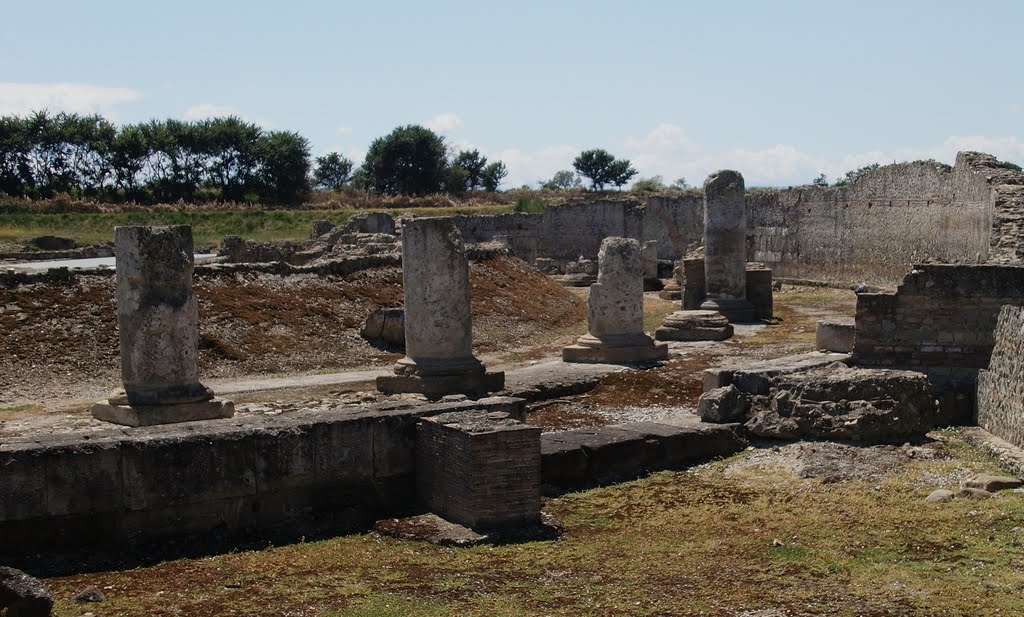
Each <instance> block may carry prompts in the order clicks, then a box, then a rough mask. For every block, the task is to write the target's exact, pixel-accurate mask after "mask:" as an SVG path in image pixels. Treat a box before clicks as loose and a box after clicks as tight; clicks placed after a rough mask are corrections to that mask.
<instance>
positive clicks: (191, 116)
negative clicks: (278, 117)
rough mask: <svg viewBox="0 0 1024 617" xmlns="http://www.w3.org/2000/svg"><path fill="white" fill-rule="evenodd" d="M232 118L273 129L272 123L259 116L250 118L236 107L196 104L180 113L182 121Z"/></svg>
mask: <svg viewBox="0 0 1024 617" xmlns="http://www.w3.org/2000/svg"><path fill="white" fill-rule="evenodd" d="M228 116H234V117H236V118H241V119H242V120H245V121H246V122H251V123H253V124H255V125H256V126H259V127H261V128H264V129H272V128H274V123H273V122H271V121H270V120H268V119H267V118H263V117H261V116H255V117H254V116H250V115H248V114H245V113H242V112H241V111H240V110H239V109H238V108H237V107H232V106H230V105H217V104H216V103H196V104H195V105H192V106H191V107H189V108H187V109H186V110H185V111H183V112H181V119H182V120H206V119H207V118H226V117H228Z"/></svg>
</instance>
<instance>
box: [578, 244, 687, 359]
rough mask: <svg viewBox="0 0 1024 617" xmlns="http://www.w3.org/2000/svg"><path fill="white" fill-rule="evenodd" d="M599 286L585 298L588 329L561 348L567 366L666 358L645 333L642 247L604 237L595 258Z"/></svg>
mask: <svg viewBox="0 0 1024 617" xmlns="http://www.w3.org/2000/svg"><path fill="white" fill-rule="evenodd" d="M598 264H599V265H598V274H597V282H596V283H594V284H593V285H591V286H590V295H589V296H588V297H587V330H588V333H587V334H585V335H583V336H581V337H580V338H579V340H578V341H577V342H576V344H575V345H570V346H568V347H565V348H564V349H562V359H563V360H564V361H566V362H595V363H603V362H607V363H613V364H628V363H633V362H652V361H656V360H664V359H666V358H667V357H668V346H667V345H665V344H664V343H655V342H654V340H653V339H651V337H649V336H647V334H645V333H644V289H643V270H642V268H641V262H640V243H639V242H637V241H636V240H631V239H627V238H605V239H604V241H603V242H602V243H601V251H600V253H599V255H598Z"/></svg>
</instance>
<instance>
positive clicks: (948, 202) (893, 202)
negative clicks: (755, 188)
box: [747, 158, 993, 285]
mask: <svg viewBox="0 0 1024 617" xmlns="http://www.w3.org/2000/svg"><path fill="white" fill-rule="evenodd" d="M775 196H776V197H775V198H774V199H773V198H772V195H771V194H768V195H759V196H757V198H756V199H754V200H750V201H748V209H749V210H748V215H747V216H748V224H749V227H750V231H749V236H748V249H749V255H748V257H749V258H750V259H751V260H753V261H760V262H764V263H765V264H766V265H768V266H769V267H771V268H772V269H773V270H774V271H775V273H776V276H780V277H798V278H811V279H820V280H832V281H844V282H852V281H856V280H860V279H865V280H868V281H870V282H872V283H875V284H882V285H892V284H895V283H897V282H898V281H899V280H900V279H901V278H902V277H903V275H904V274H906V272H907V271H908V270H909V269H910V266H911V264H913V263H919V262H922V261H927V260H939V261H959V262H971V263H976V262H979V261H984V260H985V259H987V258H988V255H989V236H990V230H991V227H992V218H993V203H992V196H991V189H990V187H989V186H988V184H987V182H986V181H985V178H984V177H982V176H980V175H979V174H976V173H975V172H974V171H973V170H972V169H971V167H970V164H969V162H968V161H967V160H962V159H960V158H958V161H957V165H956V166H955V167H952V168H951V167H949V166H946V165H942V164H940V163H935V162H916V163H900V164H897V165H888V166H885V167H880V168H878V169H876V170H872V171H869V172H866V173H864V174H862V176H861V177H860V178H859V179H858V180H857V181H856V182H854V183H853V184H851V185H850V186H847V187H840V188H825V187H817V186H803V187H797V188H793V189H789V190H785V191H779V192H777V193H775Z"/></svg>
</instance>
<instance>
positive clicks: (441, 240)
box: [377, 218, 505, 396]
mask: <svg viewBox="0 0 1024 617" xmlns="http://www.w3.org/2000/svg"><path fill="white" fill-rule="evenodd" d="M402 281H403V285H404V291H405V353H406V357H404V358H402V359H401V360H399V361H398V363H397V364H396V365H395V375H388V376H383V377H378V378H377V389H378V390H380V391H381V392H384V393H386V394H396V393H400V392H420V393H423V394H426V395H428V396H444V395H446V394H460V393H461V394H483V393H486V392H489V391H494V390H500V389H501V388H503V387H504V382H505V374H504V373H488V372H486V371H485V369H484V365H483V364H482V363H481V362H480V360H478V359H477V358H476V357H475V356H474V355H473V338H472V323H471V317H470V310H469V309H470V307H469V261H468V259H467V258H466V250H465V247H464V246H463V244H462V237H461V236H460V235H459V231H458V229H456V228H455V225H454V224H453V223H452V221H451V219H448V218H425V219H414V220H412V221H409V222H407V223H406V224H405V225H403V227H402Z"/></svg>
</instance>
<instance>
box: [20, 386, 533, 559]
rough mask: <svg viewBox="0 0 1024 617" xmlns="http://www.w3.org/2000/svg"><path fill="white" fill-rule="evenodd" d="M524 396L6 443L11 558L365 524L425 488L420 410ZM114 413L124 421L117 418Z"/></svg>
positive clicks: (511, 402)
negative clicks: (303, 525)
mask: <svg viewBox="0 0 1024 617" xmlns="http://www.w3.org/2000/svg"><path fill="white" fill-rule="evenodd" d="M464 409H484V410H486V411H495V412H498V411H500V412H504V413H508V414H509V415H510V416H512V417H516V418H519V419H522V418H523V414H524V407H523V402H522V401H521V400H520V399H512V398H493V399H484V400H482V401H466V402H461V403H447V404H437V405H420V406H415V407H414V406H413V405H412V404H405V405H394V404H392V405H379V406H374V407H369V408H356V409H354V410H353V411H352V412H351V413H338V412H320V411H312V410H310V411H298V412H293V413H289V414H283V415H278V416H269V415H254V416H243V417H236V418H233V419H225V420H209V421H204V422H188V423H182V424H172V425H162V426H153V427H142V428H132V429H128V428H96V429H91V430H87V431H82V432H75V433H72V434H68V435H63V436H53V437H45V438H39V437H38V436H36V437H34V438H33V437H25V438H14V439H10V440H5V441H4V443H2V444H0V538H3V539H4V540H3V542H0V561H6V562H12V563H13V562H15V561H17V560H18V559H20V558H22V557H24V556H25V555H27V554H28V553H35V552H44V551H51V550H67V549H72V548H77V547H83V546H101V547H112V546H120V545H124V544H126V543H130V542H133V541H138V540H155V539H159V538H161V537H164V536H183V535H190V534H198V535H208V534H211V533H216V534H218V535H220V536H229V537H230V536H236V535H244V534H247V533H249V532H252V531H257V530H266V529H270V530H273V529H280V528H282V527H284V528H287V526H288V525H292V524H296V522H297V521H309V520H315V519H317V518H324V517H327V518H331V519H336V520H345V519H349V520H352V521H353V522H354V523H355V524H359V523H362V524H365V523H366V522H368V521H369V520H371V518H372V517H373V516H375V515H378V514H380V513H386V512H391V511H394V510H396V509H400V508H402V507H406V506H409V505H410V504H412V503H414V501H415V479H414V476H415V473H414V472H415V443H416V422H417V419H418V418H420V417H426V416H433V415H437V414H441V413H448V412H452V411H458V410H464ZM111 426H112V425H111Z"/></svg>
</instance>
